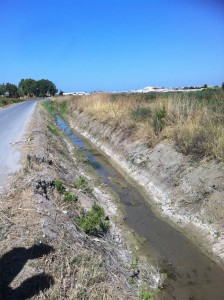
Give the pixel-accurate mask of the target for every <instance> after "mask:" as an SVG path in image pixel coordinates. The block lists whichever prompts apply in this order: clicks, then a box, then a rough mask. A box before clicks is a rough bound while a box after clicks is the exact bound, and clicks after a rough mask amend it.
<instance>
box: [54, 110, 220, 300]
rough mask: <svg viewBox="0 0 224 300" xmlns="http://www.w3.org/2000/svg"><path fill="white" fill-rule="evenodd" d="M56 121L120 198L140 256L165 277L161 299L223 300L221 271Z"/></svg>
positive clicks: (84, 144)
mask: <svg viewBox="0 0 224 300" xmlns="http://www.w3.org/2000/svg"><path fill="white" fill-rule="evenodd" d="M56 120H57V124H58V126H59V127H60V128H61V129H62V130H64V132H65V133H66V134H67V135H68V137H69V138H70V139H71V141H72V142H73V143H74V145H75V146H76V148H77V149H78V150H79V151H81V152H82V153H83V156H84V157H85V158H86V159H87V160H88V163H89V164H90V165H91V166H92V167H94V169H95V171H96V172H97V174H98V175H99V176H100V177H101V178H102V180H103V182H104V183H105V184H107V185H108V186H109V187H110V188H111V189H112V190H113V192H114V193H116V194H117V196H118V197H119V199H120V201H121V203H122V205H123V207H124V210H125V213H126V219H125V222H126V224H127V225H128V226H129V227H130V228H131V229H133V230H134V231H135V232H136V233H138V234H139V235H140V236H141V237H143V238H144V240H145V242H144V244H143V245H142V247H141V249H139V253H141V255H142V254H144V255H145V256H147V257H148V260H149V261H150V263H152V264H156V265H159V267H160V270H161V272H164V273H167V274H168V281H167V284H166V285H165V289H164V292H163V299H165V300H166V299H180V300H185V299H188V300H190V299H191V300H193V299H195V300H198V299H200V300H202V299H203V300H213V299H214V300H223V299H224V270H223V269H222V268H221V267H220V266H219V265H217V264H216V263H215V262H214V261H212V260H211V259H210V258H209V257H208V256H206V255H205V254H203V253H202V252H201V251H200V249H199V248H198V247H197V246H195V245H194V244H193V243H192V242H191V241H190V240H189V239H188V238H187V237H185V236H184V235H183V233H181V232H180V231H178V230H177V229H176V228H174V227H172V226H171V225H170V224H169V223H167V222H166V221H165V220H163V219H162V218H159V217H158V216H156V215H155V214H154V213H153V211H152V210H151V208H150V205H149V204H148V203H147V202H146V199H145V198H144V196H143V195H142V194H141V193H140V192H139V191H138V189H137V188H136V187H134V186H133V185H132V184H131V183H129V181H128V180H126V179H125V178H124V177H123V176H122V175H121V174H120V173H119V172H118V171H117V170H116V169H115V168H114V167H113V166H112V165H111V164H110V163H109V162H108V160H107V158H106V157H105V156H103V155H102V154H101V153H100V152H97V151H96V150H95V149H93V148H91V145H90V144H89V143H88V142H87V141H86V140H85V138H82V137H81V136H80V135H79V134H78V133H76V132H73V131H71V130H70V129H69V128H68V126H67V124H66V123H65V122H64V121H63V120H62V119H61V118H60V117H59V116H58V115H56Z"/></svg>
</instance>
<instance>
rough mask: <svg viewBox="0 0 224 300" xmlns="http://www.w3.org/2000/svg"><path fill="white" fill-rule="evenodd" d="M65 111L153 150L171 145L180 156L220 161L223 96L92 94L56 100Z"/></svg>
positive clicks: (223, 146)
mask: <svg viewBox="0 0 224 300" xmlns="http://www.w3.org/2000/svg"><path fill="white" fill-rule="evenodd" d="M63 99H64V100H66V102H67V103H68V110H69V111H70V113H72V112H73V111H74V110H77V111H79V113H82V112H84V113H85V114H87V115H89V116H91V117H92V120H96V121H97V122H101V123H102V124H108V125H109V126H110V127H111V128H113V129H114V130H116V129H118V128H120V129H122V128H130V129H131V131H132V138H133V139H141V140H143V141H144V142H145V143H147V144H148V145H149V146H154V145H156V144H157V143H159V142H160V141H161V140H163V139H167V138H168V139H170V140H173V141H174V142H175V145H176V146H177V148H178V149H179V150H180V151H181V152H183V153H184V154H190V155H195V156H197V157H203V156H209V157H213V158H216V159H219V160H222V161H223V160H224V92H223V91H221V90H217V91H209V90H208V91H202V92H194V93H188V94H186V93H185V94H168V95H164V94H157V95H154V94H147V95H142V94H115V95H114V94H106V93H100V94H92V95H89V96H73V97H68V98H59V99H58V101H57V103H60V102H61V101H63Z"/></svg>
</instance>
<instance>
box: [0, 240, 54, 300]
mask: <svg viewBox="0 0 224 300" xmlns="http://www.w3.org/2000/svg"><path fill="white" fill-rule="evenodd" d="M53 251H54V248H53V247H51V246H49V245H46V244H37V245H33V246H32V247H30V248H28V249H26V248H22V247H20V248H13V249H12V250H11V251H9V252H7V253H5V254H4V255H3V256H2V257H1V258H0V300H24V299H29V298H31V297H33V296H34V295H37V294H39V292H40V291H43V290H45V289H48V288H49V287H50V286H51V285H52V284H53V283H54V279H53V277H52V276H50V275H48V274H45V273H41V274H39V275H35V276H32V277H31V278H28V279H26V280H25V281H23V282H22V283H21V285H20V286H19V287H18V288H16V289H12V288H11V287H10V286H9V285H10V284H11V282H12V281H13V280H14V278H15V277H16V276H17V275H18V274H19V273H20V271H21V270H22V269H23V267H24V265H25V264H26V262H27V261H28V260H29V259H36V258H40V257H42V256H44V255H48V254H49V253H51V252H53Z"/></svg>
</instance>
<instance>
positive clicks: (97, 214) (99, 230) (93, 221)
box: [76, 203, 109, 236]
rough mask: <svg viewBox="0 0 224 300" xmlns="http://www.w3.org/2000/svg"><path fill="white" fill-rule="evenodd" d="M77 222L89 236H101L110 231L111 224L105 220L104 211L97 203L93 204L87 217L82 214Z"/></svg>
mask: <svg viewBox="0 0 224 300" xmlns="http://www.w3.org/2000/svg"><path fill="white" fill-rule="evenodd" d="M76 222H77V224H78V225H79V226H80V227H81V228H82V229H83V230H84V231H85V233H87V234H89V235H95V236H101V235H103V234H104V233H106V232H107V230H108V229H109V222H108V221H106V220H105V212H104V209H103V208H102V207H101V206H99V205H97V204H96V203H94V204H93V206H92V209H91V210H90V211H89V212H88V213H87V214H86V216H85V215H84V214H81V215H80V217H79V218H77V219H76Z"/></svg>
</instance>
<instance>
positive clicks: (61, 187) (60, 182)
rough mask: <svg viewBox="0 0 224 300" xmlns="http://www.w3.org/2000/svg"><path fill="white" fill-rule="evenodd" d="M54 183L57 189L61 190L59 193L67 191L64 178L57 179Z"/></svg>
mask: <svg viewBox="0 0 224 300" xmlns="http://www.w3.org/2000/svg"><path fill="white" fill-rule="evenodd" d="M54 184H55V187H56V190H57V191H58V192H59V194H63V193H64V191H65V187H64V182H63V180H61V179H56V180H55V183H54Z"/></svg>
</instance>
